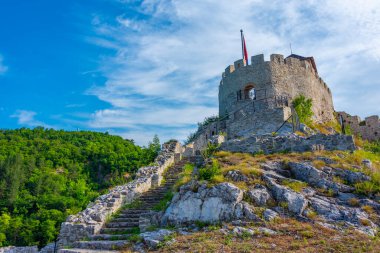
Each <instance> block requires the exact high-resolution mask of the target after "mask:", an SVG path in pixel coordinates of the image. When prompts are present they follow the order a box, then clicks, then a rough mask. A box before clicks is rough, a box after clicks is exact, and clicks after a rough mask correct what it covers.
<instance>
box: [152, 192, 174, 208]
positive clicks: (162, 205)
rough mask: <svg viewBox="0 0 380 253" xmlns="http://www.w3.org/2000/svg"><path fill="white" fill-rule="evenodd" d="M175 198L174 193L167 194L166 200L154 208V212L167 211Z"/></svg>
mask: <svg viewBox="0 0 380 253" xmlns="http://www.w3.org/2000/svg"><path fill="white" fill-rule="evenodd" d="M173 196H174V193H173V192H171V191H169V192H167V193H165V195H164V198H163V199H162V200H160V202H159V203H158V204H156V205H155V206H154V207H153V210H155V211H165V210H166V208H167V207H168V205H169V203H170V201H171V200H172V198H173Z"/></svg>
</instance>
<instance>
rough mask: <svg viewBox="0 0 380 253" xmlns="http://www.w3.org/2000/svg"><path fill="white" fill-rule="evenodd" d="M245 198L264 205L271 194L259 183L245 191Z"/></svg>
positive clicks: (270, 197)
mask: <svg viewBox="0 0 380 253" xmlns="http://www.w3.org/2000/svg"><path fill="white" fill-rule="evenodd" d="M246 195H247V198H248V199H249V200H250V201H251V202H252V203H255V204H256V205H258V206H265V205H266V204H267V203H268V202H269V201H270V200H271V199H272V196H271V194H270V193H269V191H268V189H267V188H266V187H265V186H263V185H260V184H257V185H255V186H254V187H251V188H250V189H249V190H248V191H247V192H246Z"/></svg>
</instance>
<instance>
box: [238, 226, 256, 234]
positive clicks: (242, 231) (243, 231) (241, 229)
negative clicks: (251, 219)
mask: <svg viewBox="0 0 380 253" xmlns="http://www.w3.org/2000/svg"><path fill="white" fill-rule="evenodd" d="M232 233H233V234H235V235H239V236H242V235H244V234H248V235H254V234H256V231H255V230H253V229H250V228H244V227H234V228H233V230H232Z"/></svg>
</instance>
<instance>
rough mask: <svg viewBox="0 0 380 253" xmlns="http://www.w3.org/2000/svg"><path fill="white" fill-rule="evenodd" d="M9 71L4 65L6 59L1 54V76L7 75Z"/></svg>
mask: <svg viewBox="0 0 380 253" xmlns="http://www.w3.org/2000/svg"><path fill="white" fill-rule="evenodd" d="M7 71H8V67H7V66H5V65H4V58H3V56H2V55H1V54H0V75H3V74H5V72H7Z"/></svg>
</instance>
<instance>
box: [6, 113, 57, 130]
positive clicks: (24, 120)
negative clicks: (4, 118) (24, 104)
mask: <svg viewBox="0 0 380 253" xmlns="http://www.w3.org/2000/svg"><path fill="white" fill-rule="evenodd" d="M36 115H37V113H36V112H33V111H27V110H17V111H16V112H15V113H14V114H12V115H11V116H10V117H11V118H17V124H19V125H23V126H29V127H36V126H43V127H46V128H52V127H51V126H49V125H47V124H45V123H43V122H41V121H39V120H37V119H35V116H36Z"/></svg>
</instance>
